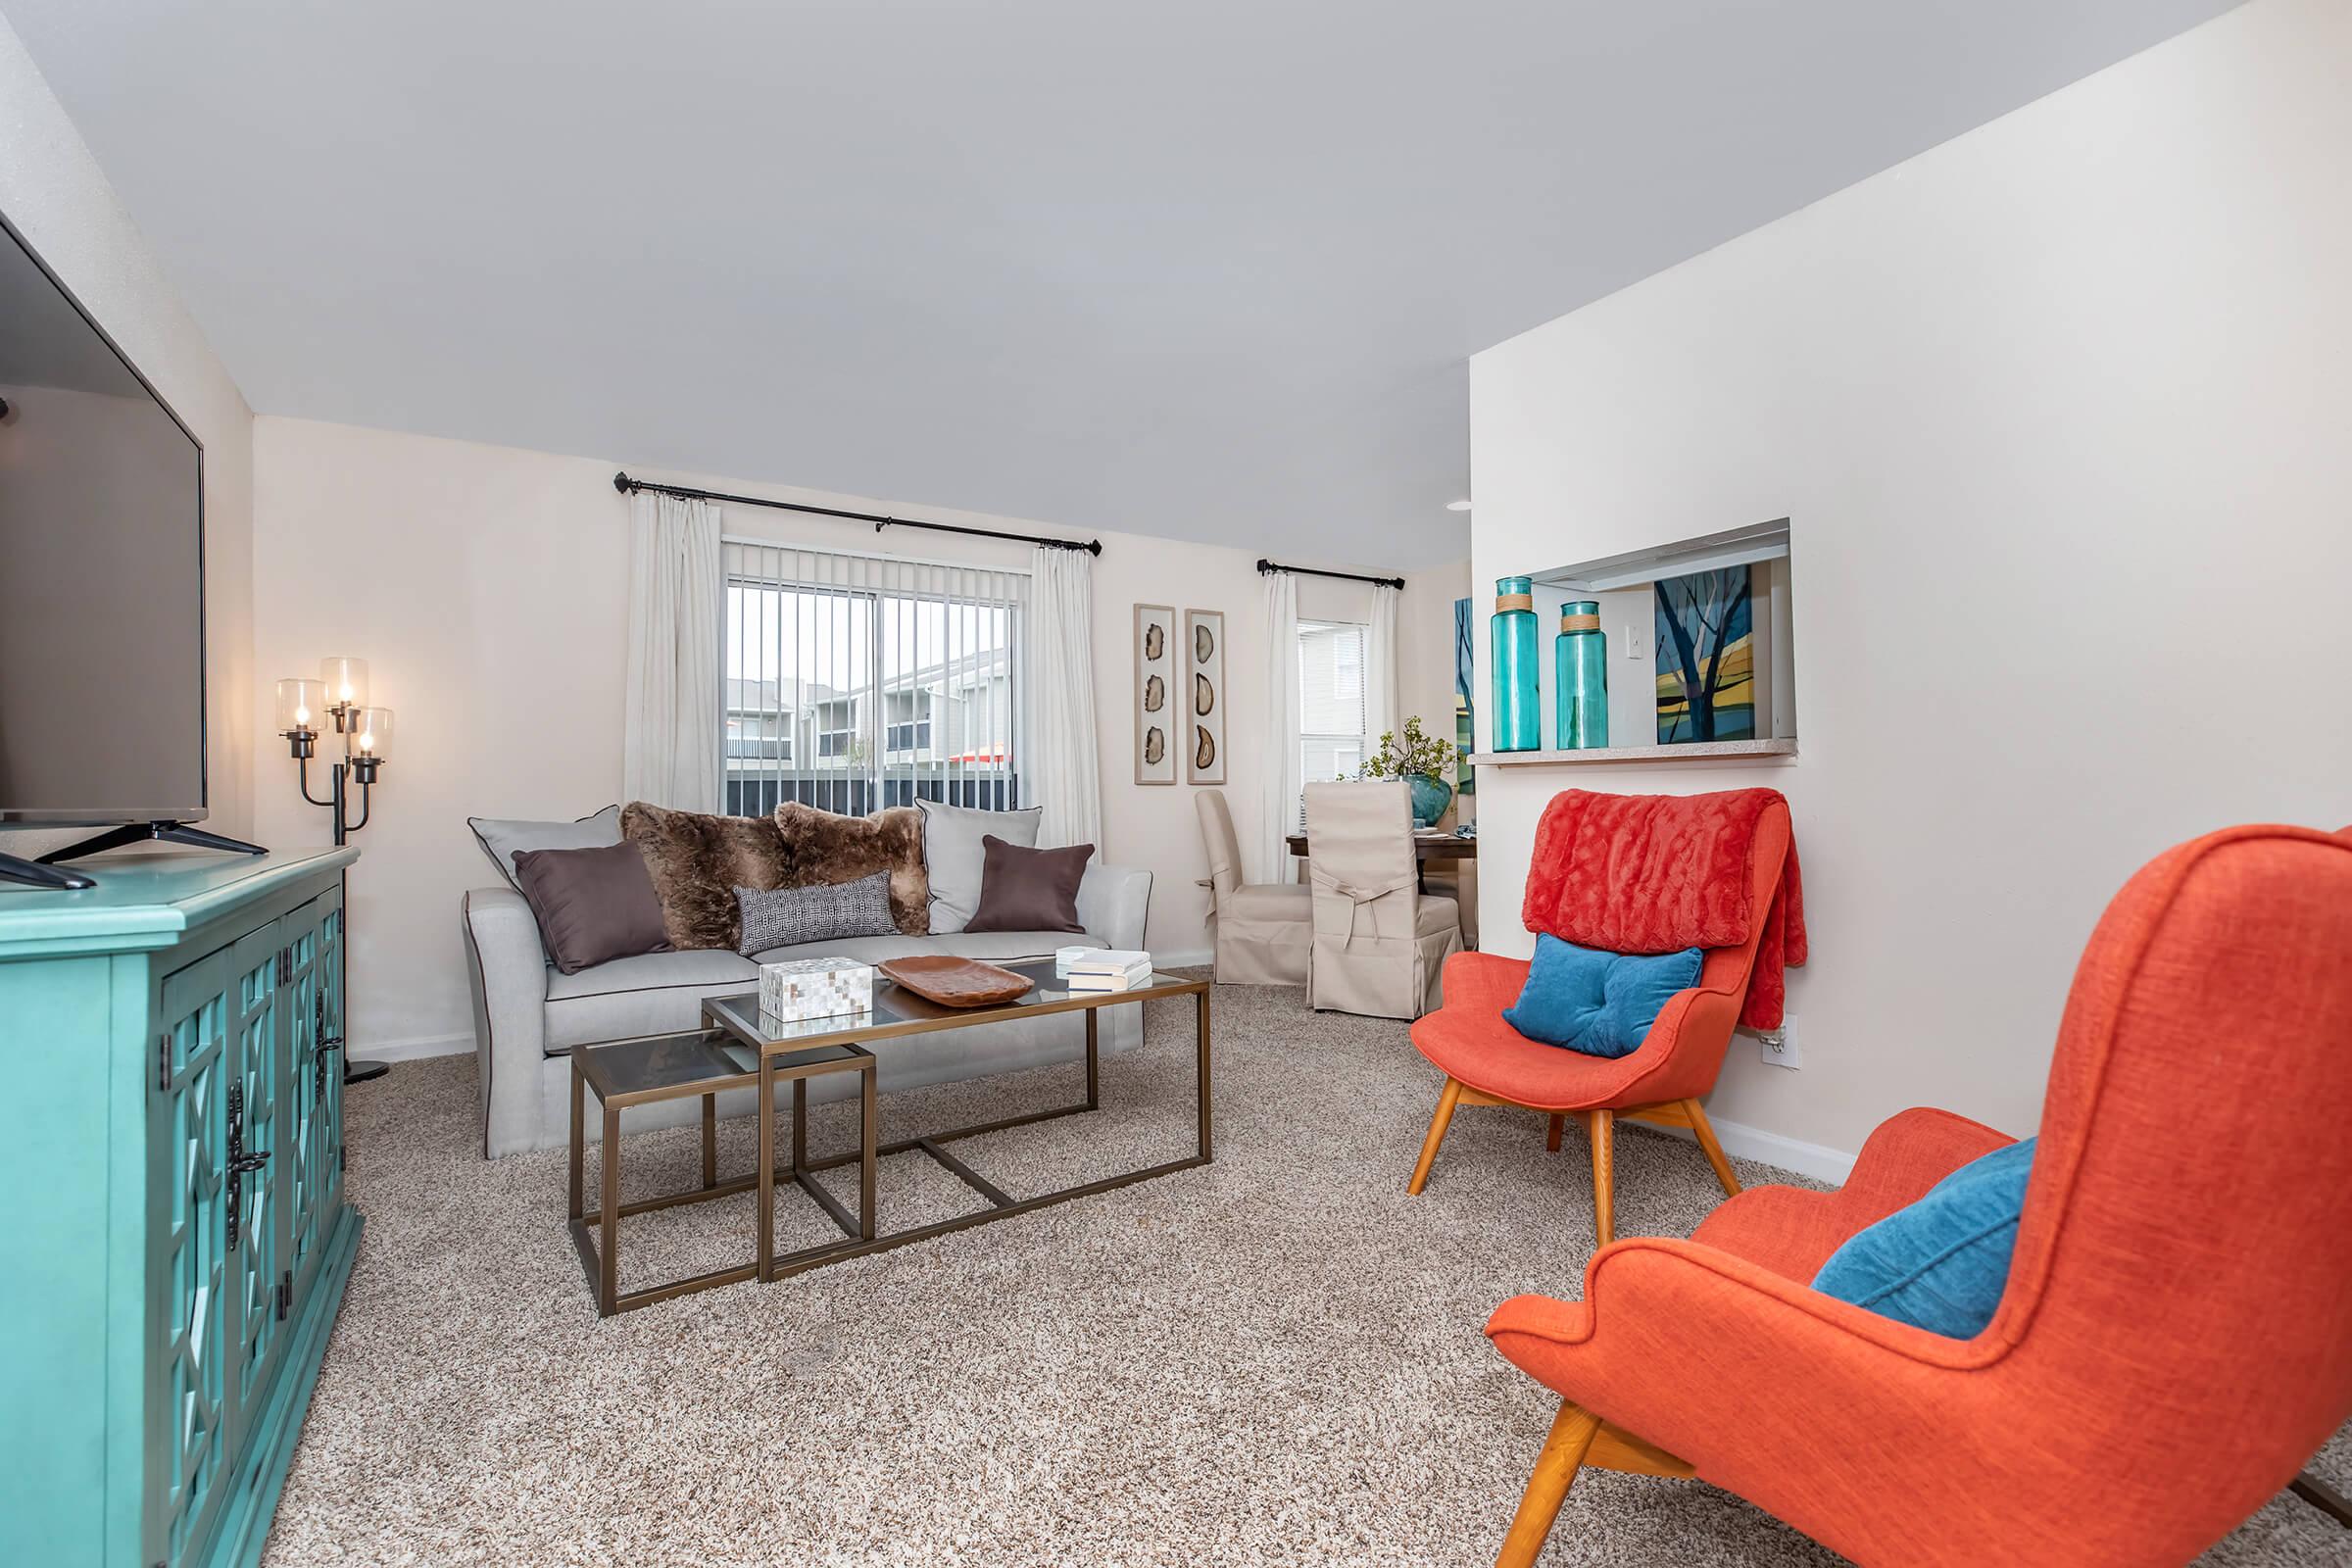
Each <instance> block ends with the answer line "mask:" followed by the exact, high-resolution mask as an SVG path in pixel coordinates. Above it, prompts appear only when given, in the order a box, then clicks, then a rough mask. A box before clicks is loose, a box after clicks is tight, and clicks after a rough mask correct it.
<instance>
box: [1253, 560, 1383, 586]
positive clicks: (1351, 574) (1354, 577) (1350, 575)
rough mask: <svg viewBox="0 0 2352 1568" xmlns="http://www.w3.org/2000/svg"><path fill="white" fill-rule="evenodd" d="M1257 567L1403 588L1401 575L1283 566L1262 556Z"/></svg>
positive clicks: (1295, 574) (1318, 567)
mask: <svg viewBox="0 0 2352 1568" xmlns="http://www.w3.org/2000/svg"><path fill="white" fill-rule="evenodd" d="M1257 569H1258V570H1259V571H1261V572H1265V571H1287V572H1289V573H1291V574H1292V575H1293V576H1306V577H1344V578H1346V579H1347V580H1348V581H1349V582H1369V583H1377V584H1378V585H1380V586H1381V587H1383V588H1395V589H1397V591H1398V592H1402V591H1403V589H1404V579H1403V578H1402V577H1367V576H1365V575H1364V574H1363V573H1362V572H1360V571H1325V570H1324V569H1323V568H1322V567H1321V566H1285V565H1280V564H1276V563H1274V562H1271V561H1267V560H1265V559H1264V558H1263V557H1260V558H1259V560H1258V563H1257Z"/></svg>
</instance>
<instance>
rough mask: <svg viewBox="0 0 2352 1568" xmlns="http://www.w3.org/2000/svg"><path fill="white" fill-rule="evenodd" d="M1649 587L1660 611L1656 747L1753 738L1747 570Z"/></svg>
mask: <svg viewBox="0 0 2352 1568" xmlns="http://www.w3.org/2000/svg"><path fill="white" fill-rule="evenodd" d="M1650 587H1651V592H1652V593H1653V594H1654V595H1655V597H1656V601H1657V613H1658V743H1659V744H1660V745H1662V746H1674V745H1687V744H1691V743H1693V742H1700V741H1739V740H1752V739H1753V738H1754V737H1755V733H1756V684H1755V666H1754V656H1755V636H1754V630H1755V612H1754V606H1753V604H1752V602H1751V600H1752V594H1751V591H1750V586H1749V571H1748V568H1747V567H1745V566H1727V567H1724V568H1722V569H1720V570H1716V571H1694V572H1691V574H1690V575H1688V576H1684V577H1666V578H1662V579H1660V580H1659V581H1657V582H1655V583H1652V584H1651V585H1650Z"/></svg>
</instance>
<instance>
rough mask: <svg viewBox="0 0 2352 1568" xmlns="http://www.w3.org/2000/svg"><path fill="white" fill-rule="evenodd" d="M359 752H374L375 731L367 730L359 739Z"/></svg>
mask: <svg viewBox="0 0 2352 1568" xmlns="http://www.w3.org/2000/svg"><path fill="white" fill-rule="evenodd" d="M360 750H361V751H363V752H372V751H374V750H375V731H373V730H369V731H368V733H367V734H365V735H362V736H361V737H360Z"/></svg>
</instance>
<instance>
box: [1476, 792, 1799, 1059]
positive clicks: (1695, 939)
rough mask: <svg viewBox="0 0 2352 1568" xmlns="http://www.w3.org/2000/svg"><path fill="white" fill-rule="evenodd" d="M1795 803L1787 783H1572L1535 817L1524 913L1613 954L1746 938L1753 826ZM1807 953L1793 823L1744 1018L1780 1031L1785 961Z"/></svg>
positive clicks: (1535, 925)
mask: <svg viewBox="0 0 2352 1568" xmlns="http://www.w3.org/2000/svg"><path fill="white" fill-rule="evenodd" d="M1788 804H1789V803H1788V801H1787V800H1786V799H1785V798H1784V797H1783V796H1782V795H1781V792H1780V791H1779V790H1722V791H1719V792H1717V793H1715V794H1712V795H1598V794H1594V793H1593V791H1591V790H1569V791H1567V792H1566V793H1565V794H1562V795H1558V796H1555V797H1553V799H1552V803H1551V804H1550V805H1549V806H1547V807H1545V808H1544V819H1543V821H1541V822H1540V823H1538V824H1537V825H1536V850H1535V860H1534V863H1533V864H1532V865H1530V866H1529V868H1528V873H1527V897H1526V900H1525V902H1524V903H1523V904H1522V905H1521V907H1520V917H1521V919H1522V920H1523V921H1524V922H1525V923H1526V925H1527V928H1528V929H1529V930H1530V931H1548V932H1550V933H1551V934H1552V935H1553V936H1555V937H1558V938H1559V939H1560V940H1561V941H1563V942H1573V943H1575V944H1576V945H1577V946H1578V947H1580V948H1599V949H1602V950H1604V951H1605V952H1609V953H1679V952H1681V951H1682V950H1683V949H1685V948H1736V947H1739V946H1740V944H1742V943H1744V942H1745V941H1747V938H1748V922H1749V921H1750V919H1751V918H1752V917H1753V915H1754V912H1755V911H1754V910H1753V908H1752V907H1751V905H1750V900H1749V897H1748V889H1749V886H1750V884H1751V883H1752V882H1753V880H1754V878H1753V875H1752V873H1751V870H1750V867H1751V865H1752V860H1751V857H1752V855H1753V853H1754V848H1755V842H1756V826H1757V824H1758V823H1759V822H1760V821H1762V820H1763V817H1764V813H1765V812H1766V811H1767V810H1769V809H1772V808H1774V807H1776V806H1777V807H1780V808H1781V809H1784V810H1786V809H1787V808H1788ZM1804 961H1805V899H1804V889H1803V885H1802V883H1800V882H1799V880H1798V878H1797V870H1796V838H1795V834H1794V832H1793V830H1792V831H1791V833H1790V835H1789V856H1788V858H1787V860H1786V861H1785V862H1784V863H1783V864H1782V866H1781V881H1780V886H1779V887H1778V888H1777V889H1775V890H1774V893H1773V897H1772V902H1771V905H1770V907H1769V910H1768V912H1766V913H1765V915H1764V935H1763V940H1762V941H1760V942H1758V943H1757V944H1756V963H1755V971H1754V973H1753V974H1752V975H1751V976H1750V978H1749V980H1748V986H1747V1002H1746V1004H1745V1005H1744V1006H1743V1007H1742V1008H1741V1009H1740V1022H1741V1023H1742V1024H1744V1025H1746V1026H1747V1027H1748V1028H1750V1029H1778V1028H1779V1027H1780V1026H1781V1007H1782V1004H1783V1003H1784V1002H1785V1001H1786V1000H1787V997H1788V983H1787V977H1786V976H1785V975H1784V974H1783V973H1782V970H1783V968H1784V967H1785V966H1786V965H1789V964H1797V963H1803V962H1804Z"/></svg>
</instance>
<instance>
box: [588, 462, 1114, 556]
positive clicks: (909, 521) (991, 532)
mask: <svg viewBox="0 0 2352 1568" xmlns="http://www.w3.org/2000/svg"><path fill="white" fill-rule="evenodd" d="M613 489H615V490H617V491H619V492H620V493H621V494H622V495H627V494H628V493H629V492H630V491H632V490H653V491H658V492H660V493H661V494H662V495H665V496H684V497H685V498H686V499H687V500H689V501H724V502H726V503H728V504H729V505H731V506H738V507H773V508H775V509H776V510H777V511H778V512H806V513H809V514H812V515H816V516H819V517H847V518H848V519H849V520H850V521H852V522H870V523H872V524H873V525H874V532H876V533H880V532H881V531H882V530H883V529H885V528H928V529H930V530H931V531H932V532H933V533H968V534H971V535H973V536H974V537H976V538H981V539H1017V540H1019V541H1020V542H1021V543H1023V544H1029V545H1044V546H1046V547H1047V548H1048V549H1050V550H1083V551H1085V552H1086V553H1087V554H1088V555H1090V556H1099V555H1101V554H1102V553H1103V541H1102V540H1100V539H1049V538H1047V537H1046V536H1045V535H1044V534H1037V533H1000V532H998V531H997V530H996V529H994V528H964V527H959V526H958V525H956V523H953V522H920V521H917V520H916V519H914V518H912V517H883V516H877V515H874V514H873V513H870V512H843V511H841V510H840V509H838V508H836V507H809V506H803V505H802V504H801V503H800V502H798V501H770V500H769V499H768V498H767V497H765V496H730V495H722V494H720V493H719V492H718V491H716V490H697V489H695V488H693V487H692V486H690V485H682V484H656V483H654V481H653V480H651V479H632V478H630V477H629V476H628V474H627V473H625V472H623V473H616V474H614V475H613Z"/></svg>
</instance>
